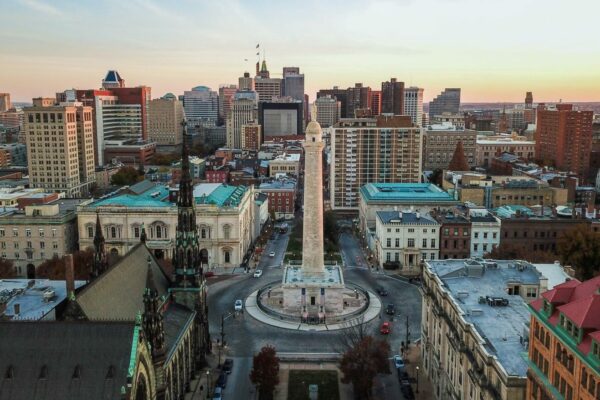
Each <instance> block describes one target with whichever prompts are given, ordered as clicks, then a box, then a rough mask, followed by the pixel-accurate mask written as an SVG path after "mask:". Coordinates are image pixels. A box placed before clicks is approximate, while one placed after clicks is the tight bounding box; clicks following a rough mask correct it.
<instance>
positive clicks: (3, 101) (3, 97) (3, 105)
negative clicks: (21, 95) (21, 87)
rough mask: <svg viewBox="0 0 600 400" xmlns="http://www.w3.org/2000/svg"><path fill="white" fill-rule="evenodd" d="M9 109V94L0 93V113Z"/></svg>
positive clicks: (10, 105)
mask: <svg viewBox="0 0 600 400" xmlns="http://www.w3.org/2000/svg"><path fill="white" fill-rule="evenodd" d="M11 108H12V104H11V103H10V93H0V112H4V111H8V110H10V109H11Z"/></svg>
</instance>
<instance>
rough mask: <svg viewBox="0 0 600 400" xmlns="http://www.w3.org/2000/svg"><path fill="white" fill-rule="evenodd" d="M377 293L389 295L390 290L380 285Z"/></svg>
mask: <svg viewBox="0 0 600 400" xmlns="http://www.w3.org/2000/svg"><path fill="white" fill-rule="evenodd" d="M376 290H377V294H378V295H380V296H387V295H388V291H387V290H385V288H384V287H383V286H378V287H377V289H376Z"/></svg>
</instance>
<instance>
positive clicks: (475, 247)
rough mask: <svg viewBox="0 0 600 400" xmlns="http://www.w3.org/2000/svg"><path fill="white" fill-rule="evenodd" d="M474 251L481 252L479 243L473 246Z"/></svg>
mask: <svg viewBox="0 0 600 400" xmlns="http://www.w3.org/2000/svg"><path fill="white" fill-rule="evenodd" d="M473 251H479V245H478V244H477V243H475V244H474V245H473Z"/></svg>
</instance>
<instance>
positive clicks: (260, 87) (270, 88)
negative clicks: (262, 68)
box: [254, 77, 281, 101]
mask: <svg viewBox="0 0 600 400" xmlns="http://www.w3.org/2000/svg"><path fill="white" fill-rule="evenodd" d="M254 89H255V90H256V93H258V101H272V100H273V97H280V96H281V79H279V78H261V77H257V78H256V79H255V80H254Z"/></svg>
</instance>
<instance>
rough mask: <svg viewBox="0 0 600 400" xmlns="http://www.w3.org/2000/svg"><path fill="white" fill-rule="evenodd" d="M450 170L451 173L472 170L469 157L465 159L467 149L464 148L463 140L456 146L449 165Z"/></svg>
mask: <svg viewBox="0 0 600 400" xmlns="http://www.w3.org/2000/svg"><path fill="white" fill-rule="evenodd" d="M448 169H449V170H450V171H470V170H471V167H469V163H468V162H467V157H465V149H464V148H463V144H462V140H459V141H458V143H457V144H456V148H455V149H454V155H452V160H450V164H448Z"/></svg>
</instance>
